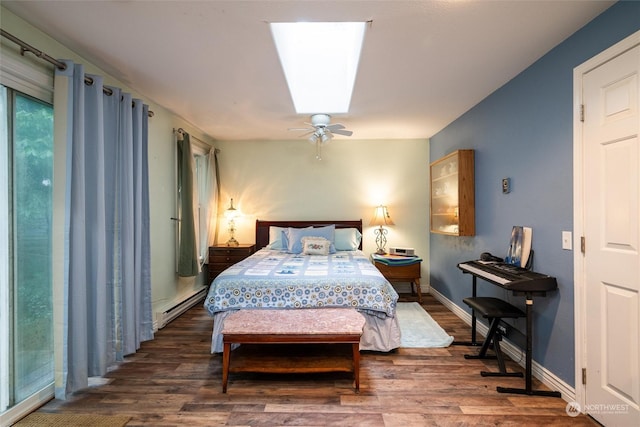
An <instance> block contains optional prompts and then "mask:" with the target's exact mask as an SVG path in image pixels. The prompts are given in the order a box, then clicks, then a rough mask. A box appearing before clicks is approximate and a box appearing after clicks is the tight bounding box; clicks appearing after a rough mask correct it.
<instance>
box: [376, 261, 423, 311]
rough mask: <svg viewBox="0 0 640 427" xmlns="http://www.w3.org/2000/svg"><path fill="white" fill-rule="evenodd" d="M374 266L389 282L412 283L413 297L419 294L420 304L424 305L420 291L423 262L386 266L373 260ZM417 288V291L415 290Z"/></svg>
mask: <svg viewBox="0 0 640 427" xmlns="http://www.w3.org/2000/svg"><path fill="white" fill-rule="evenodd" d="M372 261H373V265H375V266H376V268H377V269H378V270H380V273H382V275H383V276H384V277H385V278H386V279H387V280H388V281H389V282H392V283H393V282H409V283H411V295H415V294H416V293H417V294H418V302H419V303H420V304H422V290H421V289H420V266H421V264H422V261H416V262H415V263H413V264H408V265H393V264H384V263H382V262H380V261H377V260H376V259H373V260H372ZM414 288H415V289H414Z"/></svg>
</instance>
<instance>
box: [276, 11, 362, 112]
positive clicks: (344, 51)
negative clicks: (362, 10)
mask: <svg viewBox="0 0 640 427" xmlns="http://www.w3.org/2000/svg"><path fill="white" fill-rule="evenodd" d="M365 25H366V23H365V22H283V23H272V24H271V33H272V34H273V40H274V42H275V44H276V49H277V50H278V56H279V58H280V63H281V64H282V68H283V70H284V75H285V78H286V79H287V84H288V86H289V91H290V92H291V97H292V98H293V104H294V106H295V109H296V112H297V113H298V114H303V113H311V114H312V113H346V112H348V111H349V104H350V103H351V94H352V92H353V85H354V83H355V80H356V72H357V71H358V62H359V61H360V51H361V49H362V43H363V41H364V33H365Z"/></svg>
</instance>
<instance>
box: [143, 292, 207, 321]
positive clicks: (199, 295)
mask: <svg viewBox="0 0 640 427" xmlns="http://www.w3.org/2000/svg"><path fill="white" fill-rule="evenodd" d="M206 296H207V287H204V288H202V289H200V290H198V291H195V292H194V293H193V294H191V295H190V296H187V297H186V298H185V299H183V300H182V301H180V302H179V303H177V304H175V305H173V306H172V307H170V308H168V309H166V310H164V311H158V312H156V318H155V322H154V326H155V328H154V329H155V330H158V329H162V328H164V327H165V326H167V324H169V322H171V321H172V320H174V319H175V318H177V317H178V316H180V315H181V314H183V313H184V312H185V311H187V310H189V309H190V308H191V307H193V306H194V305H196V304H198V303H199V302H201V301H203V300H204V298H205V297H206Z"/></svg>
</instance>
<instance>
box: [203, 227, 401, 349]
mask: <svg viewBox="0 0 640 427" xmlns="http://www.w3.org/2000/svg"><path fill="white" fill-rule="evenodd" d="M361 237H362V220H356V221H263V220H257V221H256V252H255V253H254V254H253V255H251V256H250V257H248V258H246V259H244V260H243V261H240V262H238V263H237V264H235V265H233V266H231V267H229V268H228V269H226V270H225V271H223V272H222V273H221V274H220V275H218V276H217V277H216V278H215V279H214V280H213V282H212V283H211V286H210V288H209V291H208V293H207V297H206V299H205V302H204V306H205V309H206V310H207V312H208V313H209V315H210V316H212V317H213V333H212V339H211V352H212V353H221V352H222V350H223V342H222V334H221V331H222V327H223V324H224V319H225V317H226V316H227V315H229V314H230V313H232V312H234V311H237V310H243V309H251V310H254V309H274V308H275V309H283V310H291V309H305V308H322V307H353V308H355V309H356V310H358V311H359V312H360V313H362V314H363V316H364V317H365V321H366V323H365V327H364V331H363V334H362V338H361V340H360V350H370V351H380V352H389V351H391V350H393V349H395V348H398V347H399V346H400V327H399V324H398V320H397V317H396V315H395V311H396V304H397V301H398V294H397V293H396V291H395V290H394V288H393V286H391V284H390V283H389V282H388V281H387V280H386V279H385V278H384V276H382V274H380V272H379V271H378V270H377V269H376V268H375V267H374V266H373V264H372V263H371V262H370V260H369V258H368V256H366V255H365V254H364V252H362V239H361ZM327 252H328V253H327Z"/></svg>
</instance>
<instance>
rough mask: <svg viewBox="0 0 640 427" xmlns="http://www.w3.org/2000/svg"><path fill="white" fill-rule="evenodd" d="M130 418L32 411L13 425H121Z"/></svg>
mask: <svg viewBox="0 0 640 427" xmlns="http://www.w3.org/2000/svg"><path fill="white" fill-rule="evenodd" d="M130 419H131V417H128V416H125V415H97V414H87V415H85V414H50V413H47V412H33V413H31V414H29V415H27V416H26V417H25V418H23V419H21V420H20V421H18V422H17V423H16V424H14V427H15V426H17V427H36V426H37V427H123V426H126V425H127V422H129V420H130Z"/></svg>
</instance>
